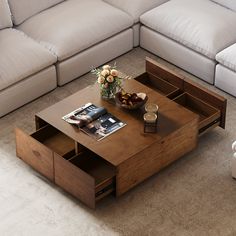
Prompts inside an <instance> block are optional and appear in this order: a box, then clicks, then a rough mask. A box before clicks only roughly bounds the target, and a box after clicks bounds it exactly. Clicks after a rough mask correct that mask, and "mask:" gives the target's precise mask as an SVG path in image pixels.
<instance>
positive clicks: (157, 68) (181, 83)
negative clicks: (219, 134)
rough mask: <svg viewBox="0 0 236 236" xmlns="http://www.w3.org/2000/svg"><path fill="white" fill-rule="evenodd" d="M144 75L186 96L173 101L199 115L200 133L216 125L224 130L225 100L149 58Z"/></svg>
mask: <svg viewBox="0 0 236 236" xmlns="http://www.w3.org/2000/svg"><path fill="white" fill-rule="evenodd" d="M146 73H148V74H149V75H154V76H155V77H158V78H160V79H162V80H163V81H165V82H167V83H169V84H171V85H172V86H175V87H176V88H179V94H180V93H187V94H188V95H185V94H184V95H182V96H180V97H177V98H176V99H175V100H176V101H179V103H182V105H183V104H185V105H184V106H186V108H188V109H190V110H192V111H194V112H195V113H197V114H199V115H200V124H199V129H200V130H199V132H200V133H203V132H205V131H207V130H210V129H211V128H213V127H215V126H217V125H219V126H220V127H221V128H225V117H226V107H227V100H226V99H225V98H224V97H222V96H220V95H218V94H217V93H215V92H213V91H211V90H209V89H207V88H205V87H204V86H202V85H199V84H198V83H195V82H194V81H192V80H190V79H189V78H186V77H185V76H183V75H180V74H178V73H176V72H175V71H174V70H171V69H169V68H168V67H166V66H165V65H162V64H160V63H158V62H156V61H155V60H153V59H150V58H146ZM179 94H178V96H179ZM191 96H192V97H191ZM170 98H171V99H174V96H172V95H171V97H170ZM193 100H194V103H193ZM197 101H198V102H197ZM197 104H198V105H197ZM200 104H201V105H200ZM203 104H204V105H203ZM196 109H197V110H196Z"/></svg>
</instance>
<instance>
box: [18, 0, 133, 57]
mask: <svg viewBox="0 0 236 236" xmlns="http://www.w3.org/2000/svg"><path fill="white" fill-rule="evenodd" d="M97 9H99V10H97ZM132 25H133V19H132V18H131V17H130V16H129V15H128V14H126V13H124V12H122V11H121V10H119V9H116V8H114V7H112V6H111V5H109V4H107V3H105V2H103V1H99V0H89V1H84V0H70V1H65V2H63V3H61V4H59V5H57V6H55V7H53V8H51V9H48V10H46V11H43V12H41V13H40V14H38V15H36V16H34V17H32V18H30V19H29V20H27V21H26V22H24V23H23V24H22V25H20V27H19V29H21V30H22V31H24V32H25V33H26V34H28V35H30V36H31V37H32V38H34V39H36V40H38V41H39V42H40V43H42V44H44V45H45V46H46V47H48V48H50V50H53V51H54V52H55V53H56V55H57V56H58V59H59V60H60V61H61V60H64V59H66V58H68V57H71V56H73V55H75V54H77V53H79V52H81V51H83V50H84V49H87V48H89V47H90V46H93V45H95V44H97V43H99V42H101V41H103V40H105V39H107V38H109V37H111V36H113V35H115V34H117V33H119V32H121V31H123V30H125V29H127V28H129V27H130V26H132ZM114 47H115V45H114Z"/></svg>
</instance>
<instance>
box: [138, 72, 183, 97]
mask: <svg viewBox="0 0 236 236" xmlns="http://www.w3.org/2000/svg"><path fill="white" fill-rule="evenodd" d="M135 80H137V81H138V82H140V83H142V84H144V85H146V86H147V87H150V88H151V89H153V90H155V91H157V92H158V93H160V94H162V95H164V96H166V97H168V98H174V97H176V96H177V95H178V94H179V92H180V89H179V88H177V87H175V86H174V85H172V84H170V83H169V82H167V81H165V80H163V79H161V78H159V77H157V76H155V75H153V74H151V73H147V72H146V73H144V74H141V75H140V76H138V77H136V78H135Z"/></svg>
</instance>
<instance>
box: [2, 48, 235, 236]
mask: <svg viewBox="0 0 236 236" xmlns="http://www.w3.org/2000/svg"><path fill="white" fill-rule="evenodd" d="M146 56H149V57H151V58H154V59H156V60H158V61H160V62H161V63H163V64H166V65H167V66H168V67H170V68H172V69H174V70H175V71H178V72H179V73H181V74H184V75H187V76H189V77H190V78H191V79H193V80H195V81H198V82H199V83H201V84H203V85H204V86H206V87H208V88H210V89H212V90H214V91H216V92H218V93H219V94H221V95H223V96H225V97H226V98H227V99H228V109H227V126H226V130H222V129H220V128H216V129H215V130H213V131H212V132H210V133H208V134H206V135H203V136H202V137H201V138H200V141H199V145H198V147H197V149H196V150H194V151H193V152H191V153H190V154H188V155H185V156H184V157H183V158H181V159H180V160H178V161H176V162H175V163H173V164H172V165H170V166H169V167H167V168H165V169H164V170H162V171H161V172H160V173H158V174H156V175H154V176H153V177H151V178H149V179H148V180H146V181H144V182H143V183H142V184H140V185H138V186H137V187H135V188H134V189H132V190H131V191H129V192H127V193H126V194H124V195H123V196H122V197H120V198H118V199H115V198H114V197H112V196H109V197H107V198H106V199H104V200H102V201H101V202H100V203H99V204H98V205H97V208H96V210H91V209H89V208H87V207H86V206H85V205H84V204H82V203H81V202H79V201H78V200H76V199H75V198H73V197H72V196H70V195H69V194H67V193H66V192H64V191H63V190H61V189H60V188H58V187H56V186H55V185H54V184H52V183H50V182H49V181H47V180H45V179H44V178H42V176H40V174H38V173H37V172H35V171H34V170H33V169H31V168H30V167H29V166H27V165H26V164H25V163H23V162H22V161H21V160H19V159H18V158H16V155H15V140H14V127H16V126H17V127H20V128H22V129H24V130H25V131H26V132H29V133H30V132H33V131H34V114H35V113H37V112H39V111H41V110H43V109H45V108H46V107H48V106H50V105H52V104H54V103H56V102H58V101H60V100H62V99H63V98H65V97H67V96H69V95H70V94H73V93H74V92H77V91H78V90H80V89H82V88H84V87H86V86H88V85H90V84H92V83H94V81H95V78H94V75H92V74H90V73H89V74H86V75H84V76H82V77H81V78H79V79H77V80H75V81H73V82H71V83H69V84H67V85H65V86H63V87H59V88H57V89H56V90H54V91H52V92H50V93H48V94H46V95H45V96H42V97H41V98H39V99H37V100H35V101H33V102H31V103H29V104H27V105H25V106H23V107H21V108H20V109H18V110H16V111H14V112H12V113H10V114H9V115H7V116H5V117H3V118H2V119H0V206H1V207H0V235H2V236H5V235H7V236H8V235H9V236H14V235H17V236H19V235H24V236H25V235H30V236H31V235H34V236H35V235H36V236H37V235H50V236H53V235H56V236H64V235H70V236H73V235H76V236H77V235H79V236H80V235H81V236H90V235H92V236H93V235H95V236H96V235H101V236H106V235H109V236H113V235H136V236H145V235H160V236H170V235H173V236H175V235H178V236H185V235H186V236H187V235H188V236H189V235H190V236H191V235H194V236H195V235H196V236H198V235H201V236H205V235H206V236H207V235H213V236H215V235H223V236H229V235H236V181H235V180H233V179H232V177H231V168H230V165H231V158H232V151H231V144H232V142H233V140H235V139H236V126H235V124H236V109H235V108H236V99H235V98H233V97H231V96H230V95H228V94H226V93H224V92H222V91H220V90H218V89H217V88H215V87H213V86H211V85H208V84H206V83H205V82H203V81H200V80H199V79H197V78H195V77H194V76H192V75H189V74H187V73H186V72H184V71H182V70H180V69H179V68H176V67H175V66H173V65H170V64H168V63H167V62H165V61H163V60H161V59H159V58H157V57H155V56H153V55H152V54H150V53H148V52H146V51H144V50H142V49H140V48H136V49H134V50H132V51H131V52H129V53H127V54H125V55H123V56H121V57H119V58H117V59H116V60H115V61H116V62H117V66H118V69H119V70H121V71H123V72H124V73H125V74H127V75H131V76H133V77H134V76H136V75H138V74H140V73H142V72H144V70H145V63H144V61H145V57H146ZM113 62H114V61H112V62H110V63H111V64H112V63H113Z"/></svg>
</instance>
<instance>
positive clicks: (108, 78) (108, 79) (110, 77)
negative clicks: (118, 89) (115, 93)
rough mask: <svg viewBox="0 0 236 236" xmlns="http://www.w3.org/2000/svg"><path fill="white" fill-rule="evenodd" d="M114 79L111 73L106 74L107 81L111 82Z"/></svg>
mask: <svg viewBox="0 0 236 236" xmlns="http://www.w3.org/2000/svg"><path fill="white" fill-rule="evenodd" d="M113 81H114V77H113V76H112V75H109V76H107V82H109V83H112V82H113Z"/></svg>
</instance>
